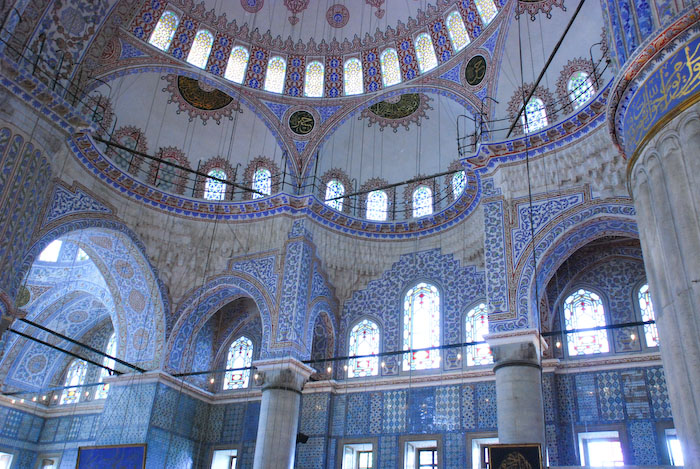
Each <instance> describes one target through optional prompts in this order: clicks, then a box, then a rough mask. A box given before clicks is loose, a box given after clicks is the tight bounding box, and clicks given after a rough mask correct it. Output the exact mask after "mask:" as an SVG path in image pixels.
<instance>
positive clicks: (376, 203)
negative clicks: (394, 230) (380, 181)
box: [365, 190, 389, 221]
mask: <svg viewBox="0 0 700 469" xmlns="http://www.w3.org/2000/svg"><path fill="white" fill-rule="evenodd" d="M388 211H389V196H388V195H387V193H386V191H383V190H374V191H372V192H369V193H368V194H367V213H366V214H365V216H366V218H367V219H368V220H376V221H386V219H387V213H388Z"/></svg>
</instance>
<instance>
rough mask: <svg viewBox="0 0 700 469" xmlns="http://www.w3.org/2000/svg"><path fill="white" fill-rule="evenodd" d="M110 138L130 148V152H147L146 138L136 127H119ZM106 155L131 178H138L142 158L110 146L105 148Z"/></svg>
mask: <svg viewBox="0 0 700 469" xmlns="http://www.w3.org/2000/svg"><path fill="white" fill-rule="evenodd" d="M112 138H113V139H114V141H115V142H117V143H119V144H121V145H123V146H125V147H127V148H131V149H132V150H136V151H139V152H141V153H146V152H148V143H147V140H146V136H145V135H144V134H143V132H142V131H141V129H139V128H138V127H134V126H132V125H127V126H124V127H119V128H118V129H117V130H116V131H115V132H114V135H113V136H112ZM106 153H107V155H108V156H109V157H110V158H111V159H112V161H113V162H114V164H116V165H117V166H118V167H120V168H121V169H122V170H124V171H126V172H128V173H129V174H131V175H133V176H136V177H139V176H140V172H141V164H142V163H143V159H144V158H143V156H141V155H136V154H133V153H130V152H127V151H126V150H122V149H119V148H115V147H112V146H109V147H108V148H107V151H106Z"/></svg>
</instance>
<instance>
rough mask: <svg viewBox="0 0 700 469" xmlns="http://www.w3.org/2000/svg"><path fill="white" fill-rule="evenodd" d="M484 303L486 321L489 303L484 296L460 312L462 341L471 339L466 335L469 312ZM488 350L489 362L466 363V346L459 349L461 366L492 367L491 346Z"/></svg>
mask: <svg viewBox="0 0 700 469" xmlns="http://www.w3.org/2000/svg"><path fill="white" fill-rule="evenodd" d="M481 304H484V305H486V320H487V321H488V309H489V303H488V301H487V300H486V298H482V299H478V300H476V301H473V302H472V303H471V304H470V305H469V306H467V307H466V308H465V310H464V312H463V313H462V322H461V328H462V331H461V337H462V339H463V340H462V342H469V341H471V339H470V338H468V337H467V319H468V317H469V313H470V312H471V311H472V310H474V309H476V308H478V307H479V305H481ZM489 351H491V363H482V364H480V365H469V364H467V350H466V348H465V349H464V350H461V353H462V366H463V367H466V368H476V367H492V366H493V365H494V362H493V351H492V350H491V347H490V346H489Z"/></svg>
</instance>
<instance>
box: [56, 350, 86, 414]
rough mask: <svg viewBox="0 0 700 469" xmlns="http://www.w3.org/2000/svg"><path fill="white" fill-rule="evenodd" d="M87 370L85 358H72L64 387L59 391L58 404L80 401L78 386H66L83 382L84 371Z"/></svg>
mask: <svg viewBox="0 0 700 469" xmlns="http://www.w3.org/2000/svg"><path fill="white" fill-rule="evenodd" d="M86 371H87V363H86V362H85V360H73V361H72V362H71V364H70V365H69V366H68V372H67V373H66V380H65V381H64V382H63V385H64V386H66V388H65V389H64V390H63V392H62V393H61V400H60V401H59V404H61V405H63V404H73V403H75V402H78V401H80V389H81V388H79V387H68V386H80V385H81V384H83V383H84V382H85V372H86Z"/></svg>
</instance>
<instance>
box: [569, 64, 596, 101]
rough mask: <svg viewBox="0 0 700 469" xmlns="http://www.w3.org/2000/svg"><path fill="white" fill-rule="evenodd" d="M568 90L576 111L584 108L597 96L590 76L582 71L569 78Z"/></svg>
mask: <svg viewBox="0 0 700 469" xmlns="http://www.w3.org/2000/svg"><path fill="white" fill-rule="evenodd" d="M566 89H567V91H568V96H569V99H570V100H571V104H572V106H573V108H574V111H575V110H577V109H579V108H581V107H582V106H584V105H585V104H586V103H587V102H588V101H589V100H590V99H591V98H592V97H593V96H594V95H595V87H594V86H593V82H592V81H591V77H590V75H589V74H588V73H586V72H584V71H582V70H578V71H576V72H574V73H573V75H571V76H570V77H569V80H568V82H567V84H566Z"/></svg>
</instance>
